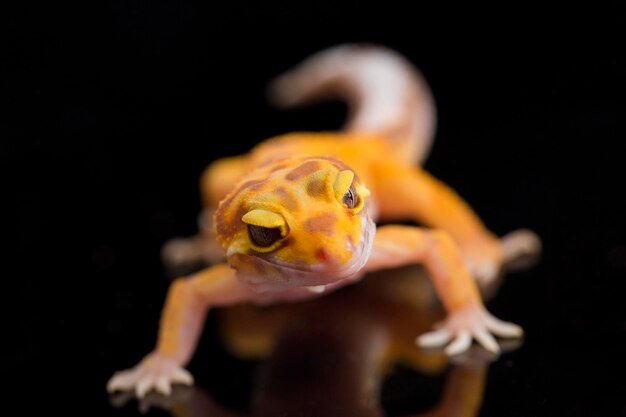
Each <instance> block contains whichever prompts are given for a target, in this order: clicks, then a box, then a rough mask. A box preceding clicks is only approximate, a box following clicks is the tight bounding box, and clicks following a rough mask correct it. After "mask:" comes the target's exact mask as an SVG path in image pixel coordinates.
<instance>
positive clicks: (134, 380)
mask: <svg viewBox="0 0 626 417" xmlns="http://www.w3.org/2000/svg"><path fill="white" fill-rule="evenodd" d="M252 296H253V293H252V292H251V290H250V288H249V287H248V286H246V285H245V284H242V283H241V282H239V280H238V279H237V278H236V276H235V271H234V270H232V269H231V268H230V267H229V266H228V265H226V264H220V265H216V266H213V267H211V268H207V269H205V270H203V271H200V272H198V273H196V274H194V275H191V276H190V277H188V278H179V279H177V280H176V281H174V282H173V283H172V285H171V287H170V289H169V292H168V295H167V300H166V302H165V307H164V309H163V314H162V317H161V322H160V326H159V337H158V341H157V346H156V348H155V350H154V351H153V352H151V353H149V354H148V355H147V356H146V357H145V358H144V359H143V360H142V361H141V362H140V363H139V364H137V365H136V366H135V367H134V368H131V369H127V370H125V371H120V372H117V373H115V374H114V375H113V376H112V377H111V379H110V380H109V382H108V384H107V390H108V391H109V392H114V391H117V390H134V391H135V393H136V394H137V396H138V397H140V398H141V397H143V396H145V394H146V393H147V392H148V391H150V390H151V389H156V390H157V391H159V392H161V393H163V394H165V395H169V393H170V392H171V385H172V384H173V383H181V384H187V385H190V384H192V383H193V378H192V376H191V374H189V372H187V371H186V370H185V369H184V368H183V367H184V366H185V365H186V364H187V363H188V362H189V360H190V359H191V356H192V355H193V352H194V350H195V348H196V344H197V342H198V337H199V336H200V333H201V330H202V326H203V324H204V319H205V317H206V314H207V311H208V309H209V308H210V307H217V306H225V305H230V304H235V303H238V302H242V301H246V300H249V299H250V298H251V297H252Z"/></svg>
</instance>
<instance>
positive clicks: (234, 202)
mask: <svg viewBox="0 0 626 417" xmlns="http://www.w3.org/2000/svg"><path fill="white" fill-rule="evenodd" d="M369 194H370V193H369V191H368V189H367V188H366V187H365V185H363V184H362V183H361V181H360V180H359V178H358V176H357V175H356V174H355V173H354V171H352V170H351V169H350V168H349V167H347V166H346V165H345V164H343V163H342V162H340V161H338V160H335V159H330V158H322V157H304V158H292V159H287V160H281V161H278V162H275V163H272V164H268V165H266V166H263V167H262V168H259V169H258V170H256V171H254V172H252V173H251V174H250V175H248V176H247V177H246V179H244V180H243V182H241V183H239V184H238V185H237V186H236V187H235V189H234V190H233V191H232V192H231V193H230V194H229V195H228V196H227V197H226V198H225V199H224V200H223V201H222V202H221V203H220V204H219V206H218V208H217V211H216V212H215V219H214V220H215V221H214V223H215V227H216V232H217V237H218V240H219V242H220V243H221V244H222V247H223V248H224V250H225V252H226V256H227V259H228V262H229V263H230V265H231V266H232V267H233V268H234V269H235V270H237V273H238V275H239V277H240V278H241V279H243V280H244V281H245V282H247V283H249V284H250V285H252V286H253V287H256V288H258V289H259V290H263V289H267V288H276V287H296V286H298V287H300V286H319V285H326V284H330V283H333V282H336V281H339V280H342V279H345V278H348V277H350V276H353V275H354V274H356V273H357V272H358V271H359V270H360V269H361V268H362V267H363V266H364V264H365V262H366V261H367V259H368V257H369V253H370V250H371V247H372V241H373V238H374V233H375V226H374V223H373V222H372V220H371V218H370V216H369V214H368V206H369Z"/></svg>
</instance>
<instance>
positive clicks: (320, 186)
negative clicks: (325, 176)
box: [306, 178, 325, 197]
mask: <svg viewBox="0 0 626 417" xmlns="http://www.w3.org/2000/svg"><path fill="white" fill-rule="evenodd" d="M324 185H325V182H324V180H322V179H320V178H316V179H314V180H311V181H310V182H309V183H308V184H307V186H306V192H307V194H308V195H310V196H311V197H318V196H320V195H324V188H325V187H324Z"/></svg>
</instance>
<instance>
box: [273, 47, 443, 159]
mask: <svg viewBox="0 0 626 417" xmlns="http://www.w3.org/2000/svg"><path fill="white" fill-rule="evenodd" d="M328 97H337V98H340V99H342V100H345V101H346V103H347V104H348V108H349V117H348V120H347V122H346V124H345V126H344V129H345V130H346V131H347V132H350V133H365V134H376V135H383V136H384V137H386V138H388V139H389V140H390V141H391V142H392V143H393V147H394V149H396V150H397V151H398V155H400V156H401V157H402V158H403V159H405V160H407V162H411V163H416V162H418V163H420V164H421V163H423V162H424V161H425V159H426V157H427V156H428V154H429V152H430V149H431V147H432V142H433V137H434V134H435V126H436V107H435V102H434V99H433V97H432V94H431V92H430V88H429V87H428V84H427V83H426V81H425V79H424V77H423V76H422V74H421V73H420V72H419V71H418V70H417V69H416V68H415V67H413V65H412V64H411V63H410V62H408V61H407V60H406V59H405V58H404V57H402V56H401V55H400V54H398V53H396V52H394V51H392V50H390V49H387V48H384V47H381V46H374V45H360V44H346V45H340V46H336V47H333V48H330V49H327V50H324V51H321V52H318V53H316V54H314V55H313V56H311V57H309V58H307V59H306V60H304V61H303V62H302V63H300V64H299V65H298V66H296V67H295V68H293V69H292V70H290V71H288V72H286V73H284V74H282V75H280V76H279V77H277V78H276V79H275V80H274V81H273V82H272V83H271V84H270V88H269V98H270V100H271V101H273V103H274V104H276V105H277V106H279V107H292V106H297V105H300V104H305V103H309V102H312V101H316V100H319V99H323V98H328Z"/></svg>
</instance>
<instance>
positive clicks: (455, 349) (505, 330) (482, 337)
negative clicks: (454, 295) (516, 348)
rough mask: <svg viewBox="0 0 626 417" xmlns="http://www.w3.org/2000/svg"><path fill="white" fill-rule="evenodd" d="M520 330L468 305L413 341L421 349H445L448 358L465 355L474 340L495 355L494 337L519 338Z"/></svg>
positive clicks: (496, 346)
mask: <svg viewBox="0 0 626 417" xmlns="http://www.w3.org/2000/svg"><path fill="white" fill-rule="evenodd" d="M523 333H524V332H523V330H522V328H521V327H519V326H518V325H516V324H513V323H507V322H504V321H502V320H500V319H497V318H495V317H494V316H492V315H491V314H490V313H489V312H488V311H487V310H486V309H485V308H484V307H483V306H470V307H466V308H463V309H460V310H457V311H454V312H452V313H451V314H450V315H449V317H448V318H447V319H446V320H444V321H443V322H442V323H441V324H439V325H438V328H437V329H436V330H433V331H431V332H428V333H425V334H423V335H421V336H419V337H418V338H417V339H416V340H415V342H416V344H417V345H418V346H420V347H423V348H433V347H442V346H445V345H446V344H447V343H448V342H450V341H451V342H450V344H448V345H447V347H446V349H445V352H446V354H448V355H450V356H454V355H458V354H459V353H462V352H465V351H466V350H468V349H469V348H470V346H471V345H472V339H475V340H476V341H477V342H478V343H479V344H480V345H481V346H482V347H483V348H484V349H485V350H487V351H489V352H491V353H493V354H498V353H500V346H499V345H498V342H497V341H496V339H495V337H494V335H495V336H500V337H520V336H522V335H523Z"/></svg>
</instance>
